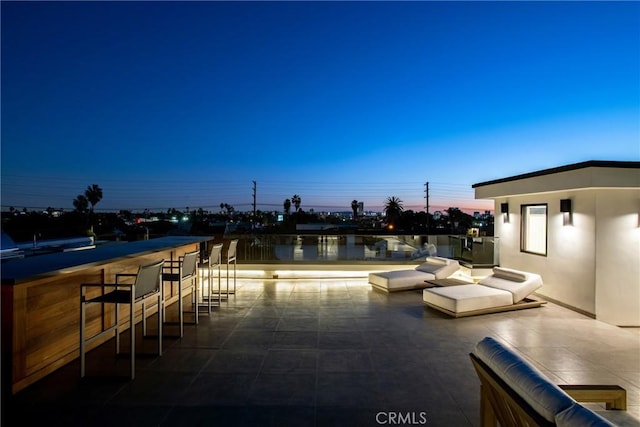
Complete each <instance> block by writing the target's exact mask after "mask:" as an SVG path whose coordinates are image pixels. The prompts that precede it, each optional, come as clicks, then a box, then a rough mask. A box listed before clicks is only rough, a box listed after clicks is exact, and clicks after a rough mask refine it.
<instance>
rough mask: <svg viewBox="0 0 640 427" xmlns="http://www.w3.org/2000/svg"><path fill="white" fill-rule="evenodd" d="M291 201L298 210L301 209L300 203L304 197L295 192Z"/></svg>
mask: <svg viewBox="0 0 640 427" xmlns="http://www.w3.org/2000/svg"><path fill="white" fill-rule="evenodd" d="M291 203H293V206H295V207H296V212H298V211H299V210H300V204H301V203H302V199H301V198H300V196H298V195H297V194H294V195H293V197H292V198H291Z"/></svg>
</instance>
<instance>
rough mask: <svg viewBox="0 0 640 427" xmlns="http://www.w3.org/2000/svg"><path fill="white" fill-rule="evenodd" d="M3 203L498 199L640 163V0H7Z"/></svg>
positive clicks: (475, 207) (420, 206) (485, 204)
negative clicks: (488, 189)
mask: <svg viewBox="0 0 640 427" xmlns="http://www.w3.org/2000/svg"><path fill="white" fill-rule="evenodd" d="M0 8H1V12H2V13H1V19H2V22H1V43H2V46H1V48H2V49H1V55H2V56H1V60H2V68H1V78H2V81H1V84H2V87H1V89H2V90H1V97H2V127H1V132H2V134H1V136H2V140H1V168H2V170H1V182H0V188H1V193H0V202H1V204H2V207H3V210H6V209H7V208H8V207H9V206H13V207H16V208H19V209H20V208H23V207H27V208H29V209H44V208H47V207H53V208H64V209H68V210H70V209H73V205H72V201H73V199H74V198H75V197H76V196H77V195H78V194H82V193H83V192H84V190H85V188H86V187H87V186H89V185H91V184H98V185H100V186H101V187H102V189H103V191H104V197H103V199H102V201H101V202H100V203H99V204H98V205H97V206H96V209H97V210H98V211H100V210H109V211H113V210H119V209H126V210H133V211H142V210H144V209H150V210H166V209H170V208H175V209H184V208H186V207H189V208H190V209H198V208H203V209H208V210H214V211H215V210H219V205H220V203H228V204H230V205H232V206H234V207H235V208H236V209H237V210H242V211H249V210H251V208H252V202H253V198H252V181H256V182H257V200H256V202H257V208H258V209H260V210H265V211H266V210H270V211H282V210H283V206H282V205H283V202H284V199H286V198H291V197H292V196H293V195H294V194H298V195H300V197H301V198H302V205H301V207H302V209H303V210H305V211H308V210H310V209H314V210H315V211H317V212H318V211H329V210H340V211H348V210H350V206H351V201H352V200H354V199H356V200H358V201H361V202H363V203H364V206H365V210H373V211H379V210H381V209H382V207H383V205H384V202H385V200H386V198H387V197H392V196H393V197H398V198H400V199H401V200H403V202H404V207H405V209H407V210H408V209H411V210H414V211H419V210H424V208H425V198H424V196H425V192H424V190H425V183H426V182H429V186H430V200H429V206H430V208H429V210H430V212H434V211H436V210H444V209H447V208H448V207H459V208H460V209H462V210H464V211H466V212H469V213H471V212H473V211H480V212H483V211H484V210H492V209H493V203H492V202H491V201H489V200H474V193H473V189H472V187H471V186H472V185H473V184H475V183H479V182H483V181H488V180H492V179H498V178H503V177H507V176H513V175H518V174H522V173H527V172H533V171H536V170H541V169H546V168H551V167H557V166H562V165H566V164H571V163H577V162H581V161H586V160H640V143H639V141H640V3H638V2H553V1H551V2H429V1H425V2H297V1H292V2H268V1H266V2H240V1H238V2H218V1H203V2H152V1H149V2H100V1H98V2H1V3H0Z"/></svg>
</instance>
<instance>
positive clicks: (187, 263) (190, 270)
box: [180, 251, 198, 279]
mask: <svg viewBox="0 0 640 427" xmlns="http://www.w3.org/2000/svg"><path fill="white" fill-rule="evenodd" d="M197 264H198V251H193V252H187V253H186V254H184V259H183V260H182V277H181V278H180V279H185V278H187V277H190V276H195V274H196V266H197Z"/></svg>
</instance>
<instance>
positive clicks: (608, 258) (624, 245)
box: [595, 190, 640, 326]
mask: <svg viewBox="0 0 640 427" xmlns="http://www.w3.org/2000/svg"><path fill="white" fill-rule="evenodd" d="M639 216H640V190H609V191H606V192H600V193H598V196H597V198H596V218H597V222H596V231H595V235H596V251H597V252H596V273H595V274H596V283H597V288H596V301H597V305H596V318H598V319H600V320H602V321H604V322H607V323H612V324H614V325H620V326H640V217H639Z"/></svg>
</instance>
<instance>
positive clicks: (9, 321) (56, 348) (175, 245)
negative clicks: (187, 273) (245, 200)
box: [0, 236, 212, 393]
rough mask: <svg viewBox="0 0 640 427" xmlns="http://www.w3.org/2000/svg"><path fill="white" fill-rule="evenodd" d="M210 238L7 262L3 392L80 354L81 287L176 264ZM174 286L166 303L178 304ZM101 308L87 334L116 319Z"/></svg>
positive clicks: (153, 241) (3, 272)
mask: <svg viewBox="0 0 640 427" xmlns="http://www.w3.org/2000/svg"><path fill="white" fill-rule="evenodd" d="M210 240H212V237H204V236H202V237H200V236H172V237H162V238H158V239H151V240H143V241H137V242H130V243H112V244H111V243H109V244H105V245H99V246H98V247H96V248H95V249H87V250H83V251H74V252H64V253H55V254H49V255H40V256H33V257H27V258H22V259H12V260H9V261H7V262H4V263H2V266H1V267H0V268H1V270H0V273H1V276H2V307H1V308H2V392H3V393H16V392H18V391H20V390H22V389H23V388H25V387H27V386H28V385H30V384H32V383H34V382H35V381H37V380H39V379H41V378H43V377H44V376H46V375H48V374H50V373H51V372H53V371H55V370H56V369H58V368H60V367H62V366H64V365H65V364H67V363H69V362H71V361H72V360H74V359H76V358H77V357H78V356H79V339H80V338H79V333H80V329H79V328H80V326H79V324H80V284H81V283H113V281H114V280H115V275H116V274H117V273H135V272H137V269H138V267H139V266H140V265H141V264H146V263H150V262H153V261H156V260H160V259H164V260H165V261H171V260H176V259H178V257H180V256H182V255H184V254H185V253H186V252H190V251H193V250H200V249H201V247H202V245H206V242H207V241H210ZM170 286H171V285H170V284H167V283H165V302H166V304H167V305H170V304H172V303H175V302H176V301H177V296H175V295H173V294H172V293H171V289H170ZM96 308H97V310H98V311H95V312H94V313H93V315H92V316H91V317H90V318H89V319H88V323H87V330H88V331H90V330H93V331H96V330H99V329H100V328H101V327H102V317H103V316H105V318H107V320H109V319H108V318H109V316H110V315H111V319H112V317H113V316H112V313H113V311H110V312H108V311H107V310H112V309H106V308H105V311H104V312H102V311H100V310H102V308H100V307H99V306H98V307H96ZM108 339H110V338H109V337H105V338H104V340H103V342H104V341H107V340H108ZM99 344H101V342H99V341H97V342H96V343H95V344H94V346H96V345H99ZM78 375H79V373H78Z"/></svg>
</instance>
